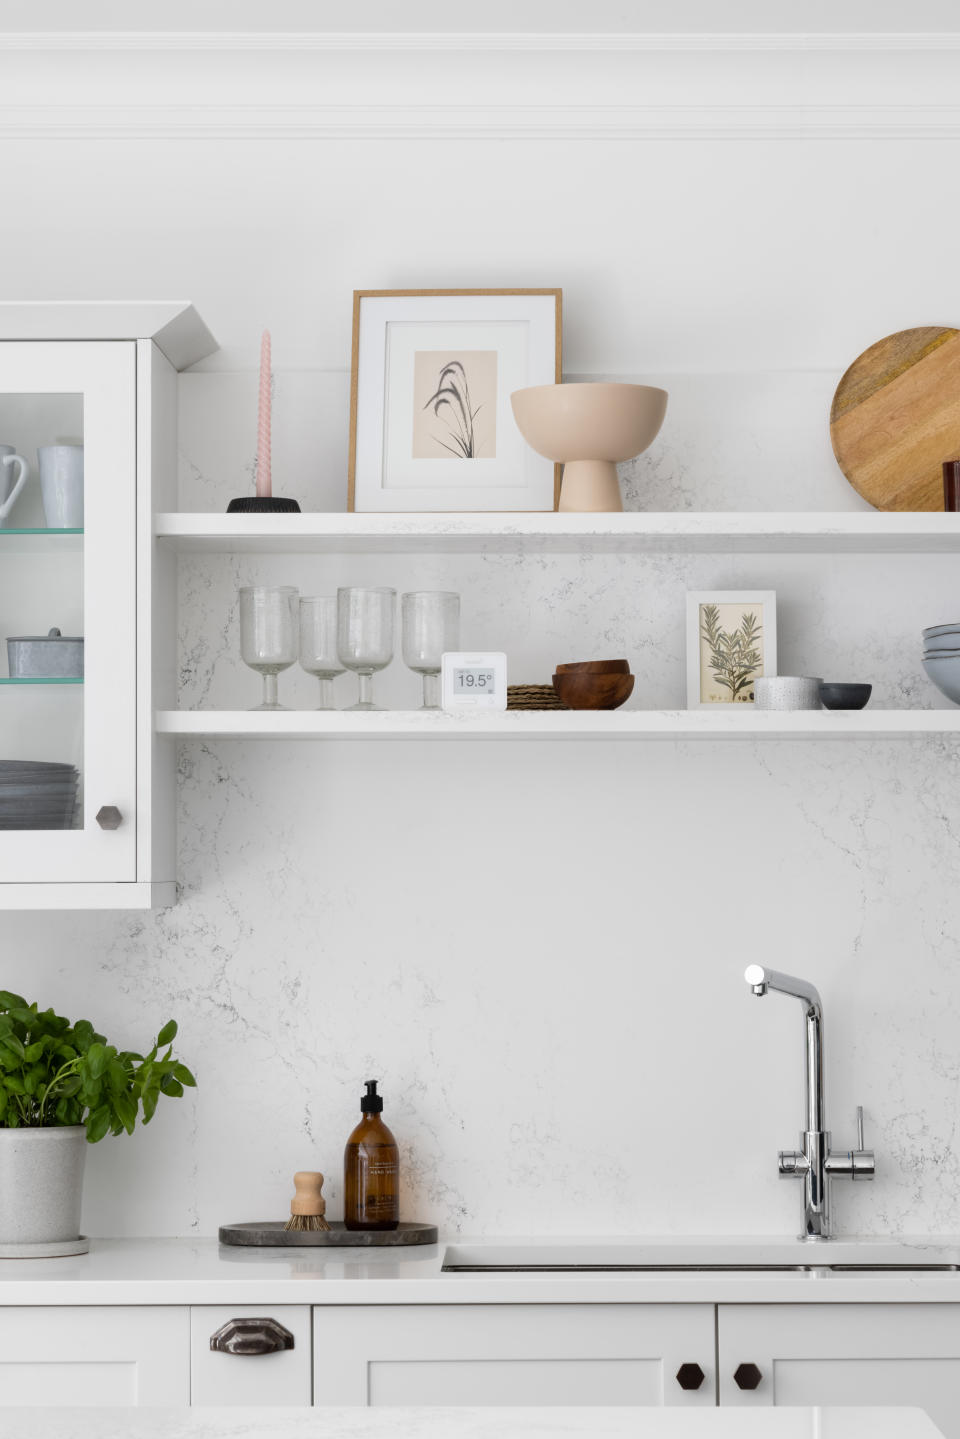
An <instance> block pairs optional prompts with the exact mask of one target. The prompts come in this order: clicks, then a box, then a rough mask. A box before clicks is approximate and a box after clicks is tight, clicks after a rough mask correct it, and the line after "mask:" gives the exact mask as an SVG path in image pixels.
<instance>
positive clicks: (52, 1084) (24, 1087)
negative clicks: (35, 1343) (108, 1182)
mask: <svg viewBox="0 0 960 1439" xmlns="http://www.w3.org/2000/svg"><path fill="white" fill-rule="evenodd" d="M176 1032H177V1026H176V1023H175V1022H174V1020H172V1019H171V1020H170V1021H169V1023H167V1024H165V1025H164V1026H163V1028H162V1029H161V1030H160V1033H159V1034H158V1035H157V1037H156V1040H155V1041H154V1044H153V1047H152V1049H151V1050H150V1052H149V1053H148V1054H135V1053H134V1052H133V1051H132V1050H121V1049H117V1047H116V1045H113V1044H108V1043H107V1042H106V1039H105V1038H104V1036H103V1035H102V1034H98V1033H97V1032H96V1030H95V1029H94V1027H93V1025H92V1024H91V1023H90V1021H89V1020H87V1019H80V1020H77V1022H76V1023H75V1024H72V1023H71V1022H70V1020H68V1019H64V1018H62V1016H61V1015H59V1014H54V1012H53V1010H52V1009H45V1010H41V1009H39V1008H38V1006H37V1005H36V1004H27V1002H26V1000H25V999H21V997H20V996H19V995H18V994H11V993H10V992H9V991H8V990H0V1253H6V1254H8V1255H9V1254H21V1253H22V1254H36V1255H40V1254H42V1253H43V1252H44V1250H45V1249H47V1250H52V1252H54V1253H64V1252H71V1250H70V1248H69V1246H71V1245H73V1244H75V1243H77V1241H79V1236H80V1201H81V1198H82V1191H83V1162H84V1158H85V1155H86V1148H87V1144H96V1143H98V1142H99V1141H100V1140H101V1139H103V1138H104V1136H105V1135H107V1134H124V1133H126V1134H132V1133H133V1131H134V1128H135V1126H136V1123H137V1120H138V1119H142V1121H143V1123H144V1124H149V1122H150V1120H151V1119H152V1118H153V1115H154V1111H155V1110H156V1107H157V1104H158V1102H159V1099H160V1096H161V1095H164V1094H165V1095H167V1097H168V1098H170V1099H178V1098H179V1097H180V1096H181V1095H182V1094H183V1091H184V1087H185V1086H189V1087H192V1086H193V1085H194V1084H195V1083H196V1080H195V1079H194V1077H193V1075H192V1074H191V1073H190V1071H189V1069H188V1068H187V1067H186V1065H185V1064H181V1063H180V1061H179V1060H177V1059H174V1057H173V1051H172V1047H171V1041H172V1039H173V1038H174V1036H175V1035H176ZM74 1252H75V1251H74Z"/></svg>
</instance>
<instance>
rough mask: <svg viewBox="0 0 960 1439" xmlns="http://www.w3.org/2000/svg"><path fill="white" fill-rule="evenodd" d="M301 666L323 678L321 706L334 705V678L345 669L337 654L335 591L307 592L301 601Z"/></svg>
mask: <svg viewBox="0 0 960 1439" xmlns="http://www.w3.org/2000/svg"><path fill="white" fill-rule="evenodd" d="M300 668H301V669H304V670H306V672H307V674H308V675H315V676H316V677H317V679H318V680H319V681H320V703H319V704H318V706H317V709H321V710H332V709H334V708H335V705H334V703H333V682H334V680H335V679H336V677H337V675H342V674H343V672H344V667H343V665H342V664H341V663H340V659H339V657H338V655H337V600H336V596H335V595H310V596H304V597H303V598H302V599H301V601H300Z"/></svg>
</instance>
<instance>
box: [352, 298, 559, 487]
mask: <svg viewBox="0 0 960 1439" xmlns="http://www.w3.org/2000/svg"><path fill="white" fill-rule="evenodd" d="M560 326H561V292H560V291H559V290H357V291H355V292H354V296H353V366H352V374H351V387H350V490H349V500H348V507H349V509H351V510H356V511H361V512H364V513H368V514H369V513H376V512H381V513H384V512H403V511H407V512H421V513H423V512H426V511H438V512H442V511H445V510H446V511H450V510H461V511H465V510H474V511H482V510H487V511H497V510H501V511H502V510H553V509H556V504H557V497H558V495H559V488H560V467H559V466H558V465H554V464H553V463H552V461H550V460H546V459H544V458H543V456H542V455H538V454H536V453H535V451H534V450H532V449H531V448H530V446H529V445H528V444H527V443H526V441H525V440H524V439H523V436H522V435H521V434H520V431H519V429H518V428H517V423H516V420H515V419H514V418H513V411H512V409H511V406H510V395H511V394H512V392H513V391H514V390H522V389H525V388H526V387H527V386H529V385H553V384H559V382H560V377H561V376H560V360H561V355H560V349H561V344H560Z"/></svg>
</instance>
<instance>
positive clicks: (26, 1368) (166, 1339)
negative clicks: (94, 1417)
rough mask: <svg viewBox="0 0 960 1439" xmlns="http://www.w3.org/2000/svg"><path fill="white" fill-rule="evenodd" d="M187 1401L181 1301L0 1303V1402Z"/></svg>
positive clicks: (186, 1327) (186, 1336)
mask: <svg viewBox="0 0 960 1439" xmlns="http://www.w3.org/2000/svg"><path fill="white" fill-rule="evenodd" d="M16 1262H18V1261H16V1260H13V1261H11V1263H16ZM189 1402H190V1319H189V1313H188V1311H187V1309H186V1308H176V1307H171V1308H166V1307H163V1308H161V1307H157V1308H146V1307H144V1308H136V1309H134V1308H121V1307H110V1308H100V1307H96V1308H94V1307H86V1306H84V1307H80V1306H78V1307H76V1308H60V1307H56V1308H48V1307H45V1306H42V1305H36V1306H34V1307H31V1308H2V1309H0V1406H3V1407H7V1406H18V1405H19V1406H25V1405H31V1406H32V1405H37V1404H41V1405H69V1406H79V1405H83V1406H87V1405H98V1406H101V1407H108V1406H112V1405H134V1404H149V1405H158V1404H163V1405H181V1404H183V1405H186V1404H189ZM0 1427H2V1426H0Z"/></svg>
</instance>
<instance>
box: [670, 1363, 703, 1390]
mask: <svg viewBox="0 0 960 1439" xmlns="http://www.w3.org/2000/svg"><path fill="white" fill-rule="evenodd" d="M705 1378H706V1375H705V1374H704V1372H703V1370H702V1369H701V1368H700V1365H699V1364H681V1365H680V1368H679V1369H678V1370H677V1383H678V1384H679V1385H680V1388H681V1389H699V1388H700V1385H701V1384H702V1383H703V1381H704V1379H705Z"/></svg>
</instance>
